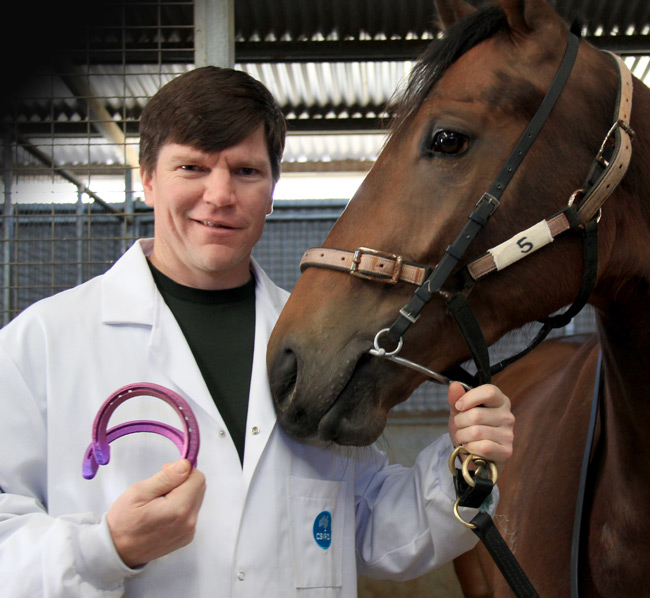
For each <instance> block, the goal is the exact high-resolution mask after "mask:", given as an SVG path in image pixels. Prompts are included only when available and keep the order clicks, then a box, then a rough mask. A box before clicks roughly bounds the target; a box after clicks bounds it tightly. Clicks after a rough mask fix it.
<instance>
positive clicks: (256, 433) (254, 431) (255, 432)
mask: <svg viewBox="0 0 650 598" xmlns="http://www.w3.org/2000/svg"><path fill="white" fill-rule="evenodd" d="M251 432H252V433H253V435H254V436H257V435H258V434H259V433H260V429H259V428H258V427H257V426H253V428H252V429H251Z"/></svg>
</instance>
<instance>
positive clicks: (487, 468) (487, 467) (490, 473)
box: [449, 444, 499, 529]
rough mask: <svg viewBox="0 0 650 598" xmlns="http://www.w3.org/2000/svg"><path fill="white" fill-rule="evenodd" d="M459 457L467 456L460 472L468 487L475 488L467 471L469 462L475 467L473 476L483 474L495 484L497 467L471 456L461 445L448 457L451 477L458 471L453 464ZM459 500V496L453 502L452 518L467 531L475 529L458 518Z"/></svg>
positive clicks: (497, 475)
mask: <svg viewBox="0 0 650 598" xmlns="http://www.w3.org/2000/svg"><path fill="white" fill-rule="evenodd" d="M461 455H466V456H467V458H466V459H465V460H464V461H463V466H462V469H461V471H462V474H463V479H464V480H465V481H466V482H467V484H468V485H469V486H471V487H472V488H474V486H476V482H475V481H474V477H473V476H472V475H471V473H470V471H469V464H470V462H471V463H474V465H476V470H475V471H474V476H477V475H478V476H480V475H482V474H483V473H484V472H485V473H487V478H488V479H489V480H491V482H492V483H493V484H496V483H497V478H498V477H499V471H498V469H497V466H496V465H495V464H494V463H493V462H492V461H488V460H487V459H485V458H484V457H480V456H479V455H473V454H472V453H470V452H469V451H468V450H467V449H466V448H465V447H464V446H463V445H462V444H461V445H459V446H457V447H456V449H455V450H454V451H453V452H452V453H451V455H450V456H449V471H451V475H452V476H453V477H456V476H457V475H458V470H457V469H456V465H455V463H456V457H458V458H460V456H461ZM460 499H461V497H460V496H459V497H458V498H457V499H456V502H454V516H455V517H456V519H457V520H458V521H459V522H460V523H461V524H462V525H464V526H465V527H467V528H469V529H476V526H475V525H474V524H473V523H470V522H468V521H465V520H464V519H463V518H462V517H461V516H460V513H459V512H458V507H459V506H460Z"/></svg>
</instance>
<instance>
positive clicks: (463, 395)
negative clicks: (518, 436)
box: [447, 382, 515, 471]
mask: <svg viewBox="0 0 650 598" xmlns="http://www.w3.org/2000/svg"><path fill="white" fill-rule="evenodd" d="M447 400H448V401H449V408H450V413H449V435H450V436H451V439H452V441H453V443H454V445H455V446H458V445H459V444H462V445H463V446H464V447H465V448H466V449H467V450H468V451H469V452H470V453H472V454H474V455H479V456H481V457H484V458H485V459H488V460H489V461H493V462H494V463H495V464H496V466H497V468H498V469H499V471H501V470H502V469H503V466H504V465H505V464H506V461H507V460H508V459H509V458H510V457H511V456H512V443H513V439H514V426H515V416H514V415H513V414H512V412H511V411H510V399H508V397H507V396H506V395H504V394H503V393H502V392H501V391H500V390H499V389H498V388H497V387H496V386H492V385H491V384H484V385H483V386H478V387H476V388H473V389H472V390H470V391H467V392H466V391H465V389H464V388H463V387H462V386H461V385H460V384H459V383H458V382H452V384H450V386H449V390H448V392H447Z"/></svg>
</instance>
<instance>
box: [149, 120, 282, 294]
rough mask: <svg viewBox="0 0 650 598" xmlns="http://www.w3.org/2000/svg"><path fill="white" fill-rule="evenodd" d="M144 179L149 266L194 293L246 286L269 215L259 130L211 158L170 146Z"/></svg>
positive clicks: (268, 178)
mask: <svg viewBox="0 0 650 598" xmlns="http://www.w3.org/2000/svg"><path fill="white" fill-rule="evenodd" d="M141 175H142V183H143V186H144V195H145V201H146V203H147V205H150V206H153V209H154V214H155V226H154V231H155V232H154V236H155V241H154V249H153V253H152V254H151V256H150V259H151V262H152V263H153V265H154V266H155V267H156V268H158V269H159V270H160V271H161V272H162V273H163V274H166V275H167V276H169V277H170V278H171V279H173V280H175V281H176V282H178V283H180V284H183V285H186V286H191V287H195V288H201V289H227V288H234V287H237V286H241V285H243V284H245V283H246V282H247V281H248V280H249V278H250V271H249V262H250V254H251V251H252V249H253V247H254V245H255V244H256V243H257V241H258V240H259V238H260V236H261V235H262V230H263V228H264V222H265V220H266V216H267V215H268V214H270V213H271V210H272V194H273V187H274V183H273V176H272V172H271V162H270V160H269V154H268V151H267V147H266V140H265V138H264V128H263V126H260V127H259V128H258V129H257V130H256V131H255V132H254V133H252V134H251V135H249V136H248V137H246V138H245V139H244V140H243V141H241V142H240V143H238V144H236V145H233V146H231V147H229V148H226V149H225V150H223V151H221V152H217V153H214V154H205V153H203V152H201V151H199V150H197V149H195V148H193V147H191V146H187V145H180V144H177V143H168V144H166V145H164V146H163V147H162V149H161V151H160V154H159V156H158V161H157V163H156V168H155V170H154V171H153V172H152V173H151V174H150V175H147V174H146V173H145V172H144V171H143V170H141Z"/></svg>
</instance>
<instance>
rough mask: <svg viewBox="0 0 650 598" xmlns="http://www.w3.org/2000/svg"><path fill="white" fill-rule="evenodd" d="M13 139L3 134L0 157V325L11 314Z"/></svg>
mask: <svg viewBox="0 0 650 598" xmlns="http://www.w3.org/2000/svg"><path fill="white" fill-rule="evenodd" d="M12 149H13V138H12V135H11V133H10V132H7V133H6V134H5V138H4V150H3V156H2V180H3V183H4V203H3V204H2V255H3V263H2V281H3V293H2V295H3V297H2V306H3V315H2V325H3V326H4V325H5V324H7V323H8V322H9V319H10V317H9V316H10V312H11V290H10V286H9V285H10V284H11V274H12V271H11V266H10V262H11V242H12V239H13V236H14V219H13V201H12V195H11V192H12V186H13V168H12V166H13V153H12Z"/></svg>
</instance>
